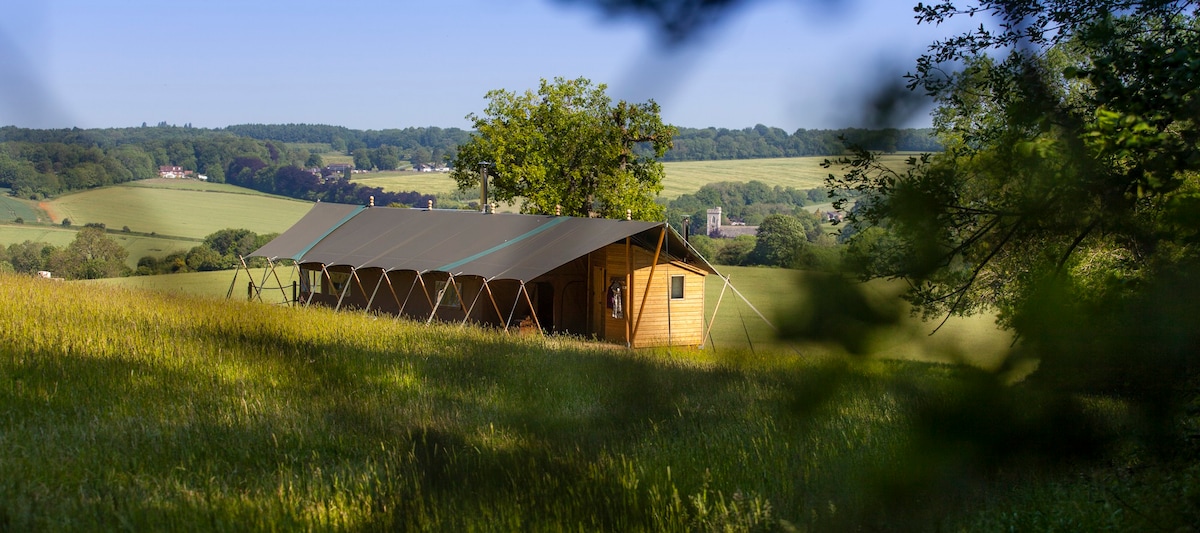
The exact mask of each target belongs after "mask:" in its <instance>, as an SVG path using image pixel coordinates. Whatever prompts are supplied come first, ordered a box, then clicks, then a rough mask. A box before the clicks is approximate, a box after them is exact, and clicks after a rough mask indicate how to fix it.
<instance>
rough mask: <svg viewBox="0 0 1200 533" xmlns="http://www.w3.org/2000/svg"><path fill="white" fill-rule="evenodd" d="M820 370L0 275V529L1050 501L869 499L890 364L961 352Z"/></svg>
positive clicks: (1119, 520) (836, 514)
mask: <svg viewBox="0 0 1200 533" xmlns="http://www.w3.org/2000/svg"><path fill="white" fill-rule="evenodd" d="M829 368H831V367H829V366H828V365H825V364H819V363H815V362H812V361H807V360H804V359H801V358H800V357H796V356H789V355H782V354H764V353H757V354H753V355H752V354H749V353H741V354H738V355H736V356H734V355H722V356H718V355H714V354H713V353H712V352H704V351H682V350H671V351H670V352H669V353H668V352H665V351H663V352H661V353H660V352H644V353H631V352H627V351H624V350H619V349H612V348H606V347H600V346H592V345H587V344H583V343H580V342H576V341H572V340H569V339H561V338H551V339H545V338H541V337H523V336H509V335H504V334H499V333H496V332H490V331H485V330H480V329H474V328H465V329H461V328H457V327H454V326H445V325H443V326H433V327H427V326H424V325H419V326H414V325H411V324H409V323H407V322H404V321H397V320H394V319H391V318H389V317H377V316H372V315H363V314H356V313H334V312H330V311H328V310H323V309H298V308H288V307H280V306H269V305H263V304H253V303H246V302H236V301H231V302H226V301H220V300H214V299H209V298H192V297H187V296H182V295H167V294H162V293H155V292H136V291H131V290H126V289H120V288H113V287H104V286H93V285H79V284H63V283H54V282H49V281H40V280H33V279H30V278H26V277H19V276H3V275H0V450H3V453H0V530H21V531H28V530H66V531H95V530H124V529H130V530H215V531H226V530H234V531H247V530H249V531H255V530H296V529H305V530H347V529H353V530H359V529H363V530H380V529H410V530H447V531H449V530H453V531H512V530H520V531H526V530H529V531H562V530H586V531H597V530H612V531H639V530H641V531H708V530H711V531H718V530H721V531H724V530H774V529H788V528H795V529H799V530H828V529H838V528H858V527H869V528H876V527H883V528H887V527H901V528H912V527H920V528H930V529H931V528H935V527H939V526H945V527H951V528H958V527H963V528H972V527H974V526H975V525H978V524H985V525H988V526H989V527H990V526H996V527H1017V528H1020V527H1021V526H1022V525H1029V524H1040V523H1041V522H1036V521H1027V520H1026V521H1022V520H1023V519H1022V517H1021V516H1015V515H1014V516H1012V517H1007V518H1006V517H1005V516H1004V515H1001V514H999V511H1000V510H1005V512H1008V511H1011V512H1014V513H1015V512H1018V511H1021V512H1023V511H1025V510H1031V509H1036V508H1035V507H1033V506H1032V505H1030V504H1025V506H1023V507H1017V508H1012V509H1010V508H1009V505H1010V504H1011V503H1012V502H1014V501H1015V502H1020V501H1022V500H1021V499H1020V498H1023V497H1027V496H1028V495H1029V494H1032V493H1031V492H1029V491H1023V492H1018V493H1015V495H1009V494H1007V493H1005V492H1003V491H996V490H990V491H984V492H980V491H964V494H947V495H946V498H945V501H931V502H927V504H926V505H924V506H923V509H924V510H926V511H928V512H922V513H903V512H897V511H894V510H891V509H887V508H879V507H878V506H877V502H878V499H877V494H875V493H874V492H871V491H869V490H864V487H873V486H875V485H874V484H873V482H874V481H875V480H873V479H871V478H872V476H873V475H874V474H875V473H878V472H883V471H887V468H889V465H893V463H895V462H896V461H897V460H901V459H903V458H904V457H905V456H904V455H903V453H904V450H905V449H906V448H907V447H909V446H911V444H912V441H911V438H910V437H909V436H908V433H907V432H906V431H905V429H906V427H907V426H908V425H909V424H910V420H909V418H908V414H909V410H908V406H909V405H910V402H909V400H910V399H911V398H912V396H913V394H914V393H913V392H912V391H910V390H905V389H901V388H897V387H895V386H893V385H892V384H891V382H890V381H889V380H887V379H884V378H886V377H887V376H893V375H896V374H898V373H899V374H905V375H909V376H911V377H913V380H912V381H911V383H917V384H920V385H922V386H923V387H926V388H927V389H928V390H937V389H938V387H940V386H941V385H943V384H946V383H953V382H956V380H958V379H959V378H958V376H959V375H960V373H961V371H960V370H959V369H957V368H954V367H949V366H941V365H926V364H918V363H902V362H890V363H866V364H863V365H862V366H861V367H858V368H856V369H855V370H853V371H852V372H851V373H849V374H841V373H839V374H837V375H838V376H840V377H839V378H838V379H839V380H840V382H841V384H842V385H843V386H840V387H838V388H836V389H832V388H829V387H826V386H825V385H826V383H825V381H824V378H826V377H829V376H832V375H834V374H831V373H830V372H831V371H830V370H829ZM817 396H820V397H821V398H822V399H823V400H824V401H822V402H813V401H811V399H812V398H813V397H817ZM1189 475H1191V476H1192V478H1193V479H1194V478H1195V477H1196V472H1195V470H1194V469H1193V470H1192V471H1190V474H1189ZM1067 479H1071V478H1067ZM988 486H989V487H991V486H992V485H988ZM1044 486H1047V485H1045V484H1044V483H1040V484H1038V485H1036V486H1035V487H1044ZM1193 486H1194V485H1193ZM1088 487H1090V486H1086V487H1085V490H1083V492H1082V493H1081V492H1080V490H1078V489H1075V488H1074V485H1070V484H1064V485H1062V487H1061V488H1060V489H1058V490H1059V492H1057V493H1056V494H1062V495H1064V496H1063V497H1064V498H1071V500H1070V501H1071V502H1072V503H1073V504H1075V505H1079V506H1080V507H1079V509H1078V511H1077V512H1074V513H1069V514H1066V515H1064V516H1062V517H1059V518H1057V519H1055V518H1053V517H1050V518H1046V520H1051V522H1047V523H1048V524H1050V525H1051V526H1054V525H1060V524H1063V523H1065V522H1064V520H1072V519H1078V518H1079V517H1080V516H1091V515H1090V514H1089V513H1090V512H1091V511H1092V510H1094V509H1095V508H1096V507H1097V504H1095V503H1092V502H1093V501H1095V500H1094V499H1089V498H1093V497H1094V494H1092V493H1088V492H1087V490H1090V489H1089V488H1088ZM1080 494H1083V495H1082V496H1080ZM980 495H982V496H980ZM985 496H986V497H985ZM988 498H994V499H988ZM968 500H969V501H970V502H973V504H972V505H971V506H964V505H962V502H964V501H968ZM1022 516H1024V515H1022ZM897 520H903V521H897ZM1055 520H1057V521H1055ZM1141 520H1142V519H1141V518H1138V517H1131V516H1130V515H1122V516H1106V517H1103V518H1098V519H1096V520H1094V521H1092V522H1089V523H1088V525H1098V526H1101V527H1110V528H1111V527H1117V528H1122V527H1125V528H1128V527H1135V526H1137V525H1141V524H1143V523H1144V522H1142V521H1141Z"/></svg>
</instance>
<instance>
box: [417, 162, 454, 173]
mask: <svg viewBox="0 0 1200 533" xmlns="http://www.w3.org/2000/svg"><path fill="white" fill-rule="evenodd" d="M413 170H414V171H416V172H449V171H450V167H447V166H446V165H440V164H433V163H422V164H420V165H415V166H413Z"/></svg>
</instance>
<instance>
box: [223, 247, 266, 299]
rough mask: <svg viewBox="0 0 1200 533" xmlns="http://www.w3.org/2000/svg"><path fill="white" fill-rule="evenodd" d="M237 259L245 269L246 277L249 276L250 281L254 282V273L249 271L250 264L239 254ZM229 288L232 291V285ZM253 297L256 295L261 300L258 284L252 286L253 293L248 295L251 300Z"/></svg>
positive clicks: (260, 290)
mask: <svg viewBox="0 0 1200 533" xmlns="http://www.w3.org/2000/svg"><path fill="white" fill-rule="evenodd" d="M238 261H240V262H241V263H242V268H244V269H246V277H248V278H250V283H254V274H251V273H250V266H249V265H247V264H246V258H245V257H242V256H240V255H239V256H238ZM230 290H231V291H232V290H233V287H230ZM255 297H258V301H260V302H261V301H262V289H260V288H259V287H258V286H255V287H254V293H253V294H252V295H251V296H250V299H251V300H253V299H254V298H255Z"/></svg>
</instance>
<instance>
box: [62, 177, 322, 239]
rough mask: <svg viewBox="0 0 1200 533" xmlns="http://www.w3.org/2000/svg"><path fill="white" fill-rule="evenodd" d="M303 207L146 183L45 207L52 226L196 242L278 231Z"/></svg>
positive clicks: (190, 185) (214, 189)
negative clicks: (241, 231)
mask: <svg viewBox="0 0 1200 533" xmlns="http://www.w3.org/2000/svg"><path fill="white" fill-rule="evenodd" d="M310 206H311V204H310V203H308V202H303V201H300V200H292V199H288V198H282V197H278V196H268V195H262V194H257V193H253V192H252V191H247V190H246V189H242V188H240V187H234V186H231V185H227V184H205V183H201V182H197V181H184V180H147V181H144V182H138V183H137V184H134V185H130V184H123V185H118V186H114V187H104V188H101V189H92V190H88V191H84V192H78V193H74V194H68V195H64V196H61V197H59V198H57V199H55V200H53V201H51V202H47V204H46V210H47V211H49V213H50V215H51V217H52V218H53V221H54V223H59V222H61V221H62V220H63V219H64V218H66V219H70V220H71V222H72V223H73V224H75V225H83V224H87V223H102V224H104V225H106V226H107V227H109V228H113V229H120V228H123V227H126V226H128V227H129V228H130V229H131V230H132V231H135V232H141V233H156V234H157V235H163V236H175V237H186V238H193V239H202V238H204V237H205V236H207V235H209V234H211V233H213V232H216V231H218V230H221V229H226V228H246V229H250V230H252V231H254V232H256V233H272V232H283V231H284V230H286V229H288V228H289V227H291V225H292V224H294V223H295V222H296V221H297V220H299V219H300V217H302V216H304V214H305V213H307V212H308V210H309V207H310Z"/></svg>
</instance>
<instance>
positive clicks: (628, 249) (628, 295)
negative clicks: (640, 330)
mask: <svg viewBox="0 0 1200 533" xmlns="http://www.w3.org/2000/svg"><path fill="white" fill-rule="evenodd" d="M623 296H624V298H625V305H623V306H622V309H624V313H625V347H626V348H633V334H632V332H631V327H632V326H633V309H631V308H632V307H633V246H632V242H631V241H630V240H629V237H625V294H624V295H623Z"/></svg>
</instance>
